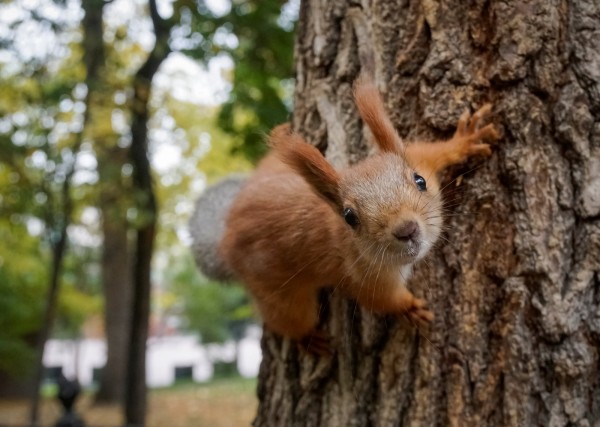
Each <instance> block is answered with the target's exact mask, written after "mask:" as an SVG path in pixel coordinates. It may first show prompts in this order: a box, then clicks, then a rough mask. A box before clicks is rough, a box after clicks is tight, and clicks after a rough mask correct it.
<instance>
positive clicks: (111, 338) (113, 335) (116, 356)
mask: <svg viewBox="0 0 600 427" xmlns="http://www.w3.org/2000/svg"><path fill="white" fill-rule="evenodd" d="M97 145H99V144H97ZM97 151H98V152H99V155H98V170H99V175H100V181H101V194H100V209H101V211H102V234H103V238H104V242H103V247H102V288H103V292H104V325H105V334H106V364H105V365H104V368H103V370H102V377H101V380H100V388H99V389H98V393H97V394H96V401H98V402H103V403H108V402H110V403H123V402H124V397H125V378H126V375H127V357H128V353H127V350H128V347H129V332H130V329H131V325H130V324H131V302H132V293H133V292H132V289H133V287H132V284H131V283H132V279H131V273H132V272H131V262H130V258H131V257H130V254H129V246H130V245H129V238H128V232H129V225H128V223H127V204H126V199H127V194H129V192H130V191H131V189H130V188H127V186H126V185H125V184H124V183H123V182H122V176H121V169H122V167H123V165H124V164H125V163H126V160H127V159H126V157H127V155H128V152H127V150H126V149H123V148H120V147H112V148H108V147H98V149H97Z"/></svg>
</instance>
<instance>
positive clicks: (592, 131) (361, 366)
mask: <svg viewBox="0 0 600 427" xmlns="http://www.w3.org/2000/svg"><path fill="white" fill-rule="evenodd" d="M599 16H600V6H599V5H598V4H597V3H594V2H590V1H586V0H575V1H572V2H569V3H568V4H567V3H564V2H546V1H541V0H536V1H533V2H528V3H527V5H525V4H523V3H521V2H517V1H512V0H511V1H495V0H492V1H488V2H483V1H475V2H461V1H458V0H453V1H447V2H437V1H429V0H427V1H422V2H386V1H380V2H378V1H375V2H370V3H365V2H363V3H361V4H357V3H352V2H348V1H345V0H333V1H317V2H303V4H302V7H301V11H300V22H299V28H298V36H297V42H296V48H295V54H296V72H297V80H296V89H295V111H294V115H293V127H294V128H295V129H296V130H297V131H298V132H300V133H301V134H302V135H304V136H305V137H306V138H307V139H308V140H309V141H311V142H312V143H313V144H315V145H316V146H317V147H319V148H320V149H321V150H322V151H324V153H325V154H326V156H327V157H328V158H329V159H331V160H332V161H333V162H334V163H336V164H338V165H340V164H345V163H348V162H354V161H356V160H357V159H360V158H362V157H364V156H365V155H366V151H367V147H366V143H365V138H364V137H363V131H362V124H361V122H360V120H359V118H358V115H357V112H356V110H355V108H354V106H353V102H352V90H351V83H352V81H353V80H354V79H355V78H356V77H357V76H358V74H359V72H360V70H361V69H362V68H364V67H365V58H367V57H370V56H371V55H373V56H374V63H375V69H376V77H377V82H378V85H379V88H380V89H381V92H382V93H383V94H384V97H385V101H386V104H387V107H388V110H389V112H390V114H391V118H392V122H393V123H394V124H395V125H396V126H397V129H398V131H399V133H400V134H401V135H402V136H403V137H405V138H406V139H407V140H410V139H416V138H421V139H425V138H426V139H439V138H444V137H448V136H449V135H451V133H452V132H453V130H454V128H453V127H454V126H455V123H456V121H457V119H458V117H459V116H460V114H461V113H462V112H463V111H464V110H465V109H466V108H469V109H474V108H476V107H477V106H480V105H482V104H483V103H485V102H492V103H493V105H494V111H495V114H494V117H493V118H492V120H493V121H494V122H495V123H497V124H498V125H499V126H500V127H501V128H502V129H503V131H504V138H503V140H502V141H501V142H500V143H499V144H498V145H497V147H496V148H495V149H494V155H493V156H492V157H491V158H490V159H488V160H486V161H484V162H481V161H473V162H471V163H470V164H468V165H465V166H464V167H462V168H457V169H456V170H454V171H451V172H450V173H449V174H448V177H447V179H446V184H447V185H448V186H449V187H448V188H452V189H453V190H452V192H453V197H452V199H453V200H452V202H451V204H449V205H448V206H447V210H448V218H447V221H446V222H447V231H446V235H445V238H444V239H443V241H444V243H443V244H441V245H439V247H438V248H437V250H435V251H434V253H433V254H431V256H429V258H428V260H427V262H424V263H422V264H421V265H420V266H419V268H418V269H417V271H416V274H415V276H414V277H413V279H412V280H411V283H410V287H411V288H412V289H414V290H415V291H416V293H417V294H419V295H421V296H423V297H424V298H426V300H427V301H428V302H429V304H430V307H431V308H432V310H433V312H434V313H435V315H436V318H435V320H434V322H433V323H432V325H431V327H430V328H428V329H426V330H422V331H417V330H416V329H415V328H414V327H413V326H412V325H411V324H407V323H403V322H399V321H395V320H393V319H391V318H382V317H378V316H374V315H372V314H370V313H368V312H366V311H364V310H362V309H361V308H360V307H358V308H355V307H354V304H353V302H351V301H347V300H344V299H343V298H341V297H339V296H338V295H333V296H329V298H328V299H327V300H328V303H327V306H328V310H324V313H325V314H326V316H325V318H324V319H323V323H324V327H325V328H326V330H327V331H328V332H329V334H330V335H331V336H332V337H333V338H334V342H335V346H336V350H337V352H336V354H335V355H334V356H333V358H331V359H326V358H322V359H319V360H317V359H315V358H313V357H311V356H307V355H303V354H299V353H298V351H297V349H296V348H295V346H294V345H290V343H289V342H288V341H286V340H281V339H280V338H278V337H276V336H273V335H272V334H269V333H267V334H265V336H264V339H263V352H264V361H263V364H262V367H261V371H260V380H259V382H260V383H259V387H258V394H259V398H260V407H259V411H258V415H257V418H256V421H255V422H254V425H255V426H267V425H268V426H274V425H294V426H300V425H306V426H340V425H344V426H346V425H356V426H365V425H380V426H388V425H412V426H425V425H427V426H447V425H450V426H500V425H512V426H515V425H551V426H573V425H577V426H590V425H596V424H597V423H598V422H599V420H600V393H599V390H600V384H599V382H600V375H599V372H598V367H599V366H600V365H599V363H598V362H599V360H600V359H599V357H600V355H599V352H598V348H599V344H600V301H599V300H598V289H599V287H600V277H599V271H600V264H599V261H598V260H599V259H600V220H599V214H600V202H599V201H600V198H599V196H598V191H599V190H598V189H599V185H598V182H599V179H600V178H599V177H600V176H599V171H600V166H599V163H598V159H600V126H599V125H598V124H599V123H600V96H599V94H600V90H599V89H600V71H599V70H600V56H598V52H597V49H596V48H595V46H598V44H599V43H600V31H599V30H598V28H599V24H600V22H599V18H598V17H599ZM457 176H462V178H461V179H456V180H455V179H453V178H454V177H457ZM354 313H356V314H354Z"/></svg>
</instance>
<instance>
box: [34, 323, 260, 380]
mask: <svg viewBox="0 0 600 427" xmlns="http://www.w3.org/2000/svg"><path fill="white" fill-rule="evenodd" d="M260 333H261V331H260V328H258V327H251V328H248V331H247V334H246V336H245V337H244V338H243V339H242V340H241V341H240V342H239V343H238V348H237V349H238V352H239V353H238V355H239V356H238V360H237V369H238V372H239V373H240V375H242V376H244V377H255V376H256V375H258V368H259V365H260V361H261V350H260ZM235 353H236V346H235V343H234V342H233V341H230V342H226V343H224V344H207V345H202V344H200V343H199V342H198V338H197V337H196V336H189V335H170V336H162V337H156V336H155V337H151V338H149V339H148V341H147V347H146V383H147V384H148V386H149V387H166V386H169V385H172V384H173V383H174V382H175V379H176V374H177V375H178V376H180V377H188V378H190V379H193V380H194V381H196V382H203V381H208V380H209V379H211V377H212V375H213V365H214V364H215V363H216V362H233V361H234V360H235ZM105 363H106V343H105V342H104V340H101V339H89V338H87V339H82V340H77V341H74V340H48V342H47V343H46V347H45V349H44V366H45V367H46V368H55V369H57V368H60V369H62V372H63V374H64V375H65V376H66V377H67V378H70V379H73V378H77V379H78V380H79V382H80V383H81V385H82V386H84V387H87V386H90V385H92V384H93V383H94V380H97V378H94V372H99V370H100V369H101V368H102V367H103V366H104V364H105Z"/></svg>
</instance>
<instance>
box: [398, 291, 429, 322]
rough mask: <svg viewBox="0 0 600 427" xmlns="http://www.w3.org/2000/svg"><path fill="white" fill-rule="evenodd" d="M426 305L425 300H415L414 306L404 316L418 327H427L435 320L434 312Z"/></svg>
mask: <svg viewBox="0 0 600 427" xmlns="http://www.w3.org/2000/svg"><path fill="white" fill-rule="evenodd" d="M426 304H427V303H426V302H425V300H422V299H421V298H414V300H413V303H412V305H411V306H410V307H409V308H408V309H407V310H406V311H405V312H404V313H402V314H403V315H404V316H405V317H408V319H409V320H410V321H411V322H413V323H414V324H416V326H420V327H425V326H427V325H428V324H429V323H430V322H431V321H432V320H433V318H434V315H433V312H431V311H430V310H429V309H428V308H427V307H426Z"/></svg>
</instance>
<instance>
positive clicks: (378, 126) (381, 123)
mask: <svg viewBox="0 0 600 427" xmlns="http://www.w3.org/2000/svg"><path fill="white" fill-rule="evenodd" d="M354 98H355V100H356V107H357V108H358V112H359V113H360V116H361V117H362V119H363V120H364V121H365V123H366V124H367V125H368V126H369V128H370V129H371V132H372V133H373V136H374V138H375V142H376V144H377V145H378V146H379V148H380V149H381V151H384V152H389V153H400V152H401V151H402V150H403V149H404V145H403V144H402V140H401V139H400V136H398V133H397V132H396V129H395V128H394V126H393V125H392V122H391V121H390V119H389V118H388V116H387V114H386V112H385V108H384V106H383V101H382V100H381V95H380V94H379V92H378V91H377V88H376V87H375V83H374V82H373V80H371V79H370V78H369V77H367V76H366V75H362V76H360V77H359V78H358V80H357V81H356V82H355V84H354Z"/></svg>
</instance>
